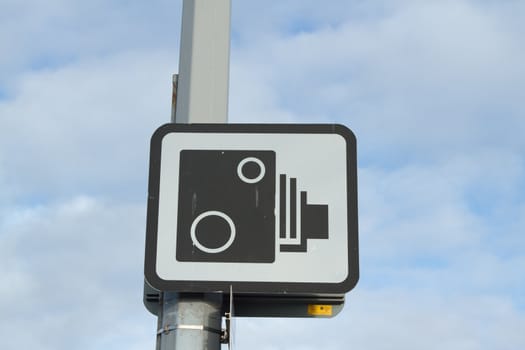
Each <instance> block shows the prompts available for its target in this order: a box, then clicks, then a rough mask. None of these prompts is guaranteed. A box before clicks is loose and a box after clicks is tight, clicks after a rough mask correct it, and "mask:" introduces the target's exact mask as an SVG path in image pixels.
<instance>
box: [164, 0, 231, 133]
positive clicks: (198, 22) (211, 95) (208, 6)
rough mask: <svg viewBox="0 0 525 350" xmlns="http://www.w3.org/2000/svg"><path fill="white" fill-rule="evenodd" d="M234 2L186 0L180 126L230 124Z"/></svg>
mask: <svg viewBox="0 0 525 350" xmlns="http://www.w3.org/2000/svg"><path fill="white" fill-rule="evenodd" d="M230 13H231V4H230V0H213V1H210V0H184V2H183V8H182V34H181V44H180V60H179V80H178V91H177V107H176V113H175V114H176V116H177V117H176V120H172V121H173V122H177V123H227V122H228V85H229V76H230Z"/></svg>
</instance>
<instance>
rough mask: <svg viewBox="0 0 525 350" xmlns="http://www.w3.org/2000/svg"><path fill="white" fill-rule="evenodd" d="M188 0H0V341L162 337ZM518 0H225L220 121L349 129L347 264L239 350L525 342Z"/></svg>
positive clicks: (128, 343)
mask: <svg viewBox="0 0 525 350" xmlns="http://www.w3.org/2000/svg"><path fill="white" fill-rule="evenodd" d="M181 4H182V2H181V0H151V1H147V2H146V1H138V0H128V1H123V0H104V1H102V0H92V1H79V0H47V1H45V2H44V1H37V0H26V1H18V0H0V9H1V10H0V52H1V55H0V275H1V276H2V279H1V282H0V347H1V348H2V349H4V350H11V349H13V350H14V349H19V348H20V347H22V348H28V349H29V348H39V349H42V350H47V349H53V350H61V349H70V348H71V347H73V348H75V349H78V350H95V349H127V350H134V349H137V350H138V349H154V347H155V332H156V326H157V325H156V317H155V316H153V315H151V314H150V313H148V311H147V310H146V309H145V308H144V306H143V304H142V287H143V263H144V240H145V226H146V199H147V181H148V156H149V140H150V137H151V135H152V133H153V131H154V130H155V129H156V128H157V127H158V126H160V125H162V124H164V123H166V122H167V121H169V118H170V108H171V75H172V74H173V73H175V72H176V71H177V66H178V58H179V52H178V50H179V42H180V19H181V13H182V9H181ZM523 18H525V2H523V1H521V0H439V1H438V0H367V1H364V0H344V1H343V0H332V1H322V2H320V1H313V0H280V1H269V2H261V1H255V0H243V1H238V0H233V2H232V35H231V36H232V45H231V72H230V73H231V78H230V102H229V106H230V107H229V115H230V117H229V121H230V122H232V123H340V124H344V125H346V126H347V127H349V128H350V129H352V130H353V132H354V133H355V134H356V136H357V149H358V181H359V185H358V194H359V227H360V229H359V249H360V275H361V277H360V281H359V283H358V285H357V287H356V288H355V289H354V290H352V291H351V292H350V293H348V294H347V296H346V305H345V308H344V310H343V311H342V312H341V314H339V315H338V316H337V317H335V318H333V319H257V318H238V319H237V320H236V328H235V342H236V349H260V350H280V349H289V350H309V349H319V348H323V349H367V350H383V349H385V350H386V349H404V350H410V349H429V350H432V349H454V350H471V349H475V350H485V349H487V350H488V349H502V350H519V349H523V348H525V332H523V330H524V329H525V273H524V271H525V190H524V189H525V137H523V135H524V134H525V104H524V101H525V63H524V62H525V45H524V43H523V37H525V21H523Z"/></svg>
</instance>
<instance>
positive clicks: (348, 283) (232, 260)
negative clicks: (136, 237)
mask: <svg viewBox="0 0 525 350" xmlns="http://www.w3.org/2000/svg"><path fill="white" fill-rule="evenodd" d="M356 168H357V166H356V141H355V136H354V134H353V133H352V132H351V131H350V130H349V129H347V128H346V127H344V126H342V125H333V124H330V125H288V124H262V125H260V124H166V125H164V126H162V127H160V128H159V129H158V130H157V131H156V132H155V133H154V135H153V137H152V140H151V158H150V175H149V176H150V177H149V199H148V218H147V234H146V236H147V237H146V261H145V277H146V280H147V281H148V283H149V284H150V285H151V286H153V287H154V288H156V289H158V290H161V291H179V292H206V291H223V292H229V290H230V286H232V287H233V290H234V291H235V292H236V293H256V294H257V293H261V294H272V295H280V294H301V295H303V294H304V295H308V294H317V293H323V294H324V293H333V294H341V293H346V292H348V291H349V290H350V289H352V288H353V287H354V286H355V284H356V283H357V280H358V277H359V268H358V262H359V261H358V247H357V230H358V228H357V175H356V172H357V171H356Z"/></svg>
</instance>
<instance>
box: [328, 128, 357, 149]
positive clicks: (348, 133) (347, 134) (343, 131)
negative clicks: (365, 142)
mask: <svg viewBox="0 0 525 350" xmlns="http://www.w3.org/2000/svg"><path fill="white" fill-rule="evenodd" d="M333 127H334V128H333V131H334V133H336V134H338V135H340V136H342V137H344V138H345V139H346V140H347V142H349V143H351V144H352V145H355V144H356V143H357V137H356V136H355V133H354V132H353V131H352V130H351V129H350V128H349V127H347V126H346V125H343V124H334V125H333Z"/></svg>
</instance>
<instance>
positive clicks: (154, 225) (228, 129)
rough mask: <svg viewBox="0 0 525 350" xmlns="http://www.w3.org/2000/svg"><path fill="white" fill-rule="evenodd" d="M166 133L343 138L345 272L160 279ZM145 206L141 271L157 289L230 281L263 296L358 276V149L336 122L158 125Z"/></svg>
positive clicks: (350, 284)
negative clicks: (292, 278)
mask: <svg viewBox="0 0 525 350" xmlns="http://www.w3.org/2000/svg"><path fill="white" fill-rule="evenodd" d="M170 133H251V134H265V133H267V134H338V135H340V136H342V137H343V138H344V139H345V140H346V147H347V190H348V207H347V208H348V265H349V266H348V276H347V278H346V279H345V280H344V281H342V282H340V283H306V282H305V283H302V282H245V281H187V280H183V281H179V280H164V279H162V278H160V277H159V276H158V275H157V273H156V260H157V229H158V214H159V189H160V169H161V164H160V163H161V148H162V140H163V138H164V137H165V136H166V135H168V134H170ZM147 205H148V208H147V218H146V221H147V225H146V252H145V259H144V276H145V279H146V280H147V282H148V283H149V284H150V285H151V286H152V287H154V288H156V289H158V290H160V291H174V292H189V293H201V292H225V293H228V292H229V291H230V286H232V287H233V290H234V291H235V292H236V293H242V294H264V295H290V294H293V295H316V294H343V293H346V292H349V291H350V290H352V289H353V288H354V287H355V285H356V284H357V282H358V280H359V249H358V215H357V214H358V211H357V151H356V137H355V135H354V133H353V132H352V131H351V130H350V129H348V128H347V127H346V126H344V125H341V124H178V123H169V124H164V125H162V126H161V127H159V128H158V129H157V130H156V131H155V133H154V134H153V136H152V137H151V149H150V168H149V180H148V204H147Z"/></svg>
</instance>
